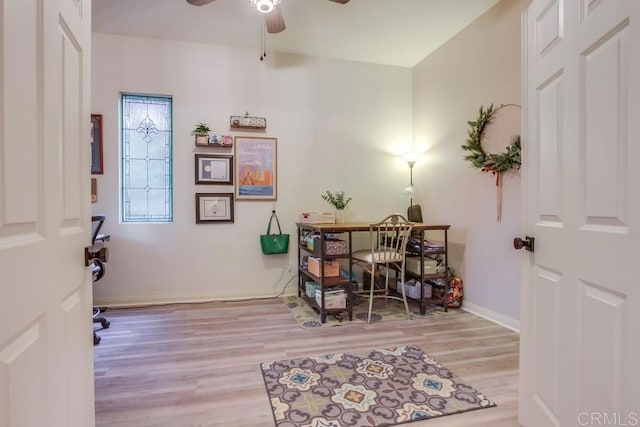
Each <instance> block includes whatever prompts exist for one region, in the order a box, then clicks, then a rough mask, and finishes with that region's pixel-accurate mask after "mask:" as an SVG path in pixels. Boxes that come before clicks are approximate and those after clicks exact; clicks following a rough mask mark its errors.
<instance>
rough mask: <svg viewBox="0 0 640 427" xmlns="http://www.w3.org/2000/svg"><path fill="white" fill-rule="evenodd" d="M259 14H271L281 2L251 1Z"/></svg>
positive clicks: (267, 0) (272, 0) (269, 0)
mask: <svg viewBox="0 0 640 427" xmlns="http://www.w3.org/2000/svg"><path fill="white" fill-rule="evenodd" d="M249 1H250V2H251V4H252V5H253V7H255V8H256V9H258V11H259V12H262V13H269V12H271V11H272V10H273V9H274V8H275V7H276V6H277V5H278V3H280V0H249Z"/></svg>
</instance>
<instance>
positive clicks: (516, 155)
mask: <svg viewBox="0 0 640 427" xmlns="http://www.w3.org/2000/svg"><path fill="white" fill-rule="evenodd" d="M507 106H517V105H515V104H506V105H500V107H498V108H495V109H494V108H493V104H491V105H490V106H489V107H488V108H487V109H486V110H485V109H484V107H483V106H482V105H481V106H480V111H479V113H478V118H477V119H476V120H475V121H471V122H467V125H469V129H468V131H467V133H468V137H467V143H466V144H465V145H463V146H462V149H463V150H464V151H468V152H469V154H467V155H466V156H464V159H465V160H466V161H468V162H469V163H471V165H472V166H473V167H475V168H478V169H480V170H482V171H483V172H491V173H493V174H494V175H495V174H501V173H503V172H506V171H508V170H511V169H512V168H516V169H519V168H520V165H521V163H522V154H521V153H522V151H521V146H520V135H516V136H514V137H513V138H512V139H511V144H510V145H509V146H507V150H506V151H505V152H503V153H500V154H492V153H487V152H486V151H484V149H483V148H482V137H483V136H484V131H485V130H486V129H487V126H488V125H489V124H490V123H491V120H492V119H493V115H494V114H495V113H496V112H497V111H498V110H500V109H501V108H504V107H507Z"/></svg>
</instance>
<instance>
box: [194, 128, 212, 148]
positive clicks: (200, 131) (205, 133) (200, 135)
mask: <svg viewBox="0 0 640 427" xmlns="http://www.w3.org/2000/svg"><path fill="white" fill-rule="evenodd" d="M210 131H211V128H209V126H207V124H206V123H198V125H197V126H196V127H195V129H194V130H193V132H191V133H192V134H194V135H195V136H196V145H208V144H209V132H210Z"/></svg>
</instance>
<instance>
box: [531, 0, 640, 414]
mask: <svg viewBox="0 0 640 427" xmlns="http://www.w3.org/2000/svg"><path fill="white" fill-rule="evenodd" d="M524 16H525V18H524V20H523V23H524V31H523V37H524V43H523V47H524V52H525V53H524V56H523V60H524V67H523V70H524V82H525V84H524V89H525V90H524V97H525V100H524V101H525V105H526V109H525V135H526V138H525V139H524V150H525V165H524V166H525V167H524V169H523V170H524V177H525V180H524V185H525V187H524V190H525V199H524V200H525V209H526V218H527V219H526V232H527V234H528V235H530V236H533V237H535V251H534V252H533V253H528V261H529V262H528V263H527V266H526V268H525V274H524V285H523V286H524V288H523V297H522V301H523V304H522V312H521V325H522V334H521V365H520V369H521V390H520V422H521V424H522V425H523V426H526V427H536V426H540V427H552V426H566V427H569V426H571V427H575V426H609V425H616V426H618V425H620V426H622V425H625V426H626V425H640V389H639V388H638V381H640V363H639V361H640V333H639V332H638V328H639V327H640V285H639V280H640V191H638V183H640V167H638V164H640V122H639V121H640V22H639V21H640V1H638V0H533V2H532V4H531V6H530V8H529V9H528V11H527V12H526V13H525V15H524ZM523 256H525V255H524V254H523Z"/></svg>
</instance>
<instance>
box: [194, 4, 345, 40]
mask: <svg viewBox="0 0 640 427" xmlns="http://www.w3.org/2000/svg"><path fill="white" fill-rule="evenodd" d="M214 1H216V0H187V3H189V4H192V5H194V6H203V5H205V4H208V3H212V2H214ZM280 1H281V0H249V2H251V4H252V5H253V6H254V7H255V8H256V9H257V10H258V11H259V12H262V13H264V17H265V21H266V23H267V32H268V33H270V34H276V33H279V32H282V31H284V30H285V28H287V27H286V26H285V24H284V17H283V16H282V11H281V10H280V7H279V6H278V4H279V3H280ZM329 1H332V2H334V3H340V4H346V3H348V2H349V0H329Z"/></svg>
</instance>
